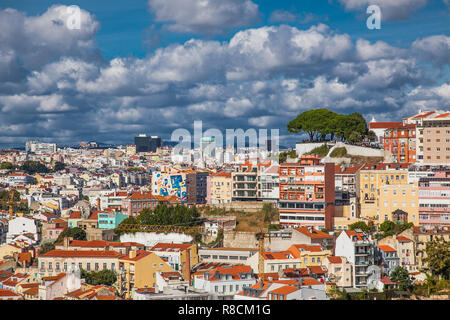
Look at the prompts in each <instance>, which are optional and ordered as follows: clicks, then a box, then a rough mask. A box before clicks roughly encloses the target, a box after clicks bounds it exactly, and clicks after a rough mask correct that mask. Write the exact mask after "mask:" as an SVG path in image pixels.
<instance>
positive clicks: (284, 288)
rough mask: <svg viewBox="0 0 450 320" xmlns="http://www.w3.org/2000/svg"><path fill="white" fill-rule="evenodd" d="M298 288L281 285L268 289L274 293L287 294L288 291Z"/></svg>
mask: <svg viewBox="0 0 450 320" xmlns="http://www.w3.org/2000/svg"><path fill="white" fill-rule="evenodd" d="M298 289H299V288H297V287H295V286H282V287H279V288H277V289H275V290H272V291H269V292H270V293H276V294H284V295H287V294H289V293H292V292H295V291H297V290H298Z"/></svg>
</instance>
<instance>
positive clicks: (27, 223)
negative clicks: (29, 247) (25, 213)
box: [6, 217, 38, 243]
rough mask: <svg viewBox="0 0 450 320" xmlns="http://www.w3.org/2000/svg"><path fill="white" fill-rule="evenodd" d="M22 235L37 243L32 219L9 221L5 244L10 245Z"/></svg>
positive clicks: (21, 218)
mask: <svg viewBox="0 0 450 320" xmlns="http://www.w3.org/2000/svg"><path fill="white" fill-rule="evenodd" d="M22 235H23V236H25V235H29V236H31V237H32V239H34V241H38V234H37V228H36V224H35V222H34V220H33V219H28V218H24V217H17V218H15V219H12V220H10V221H9V223H8V233H7V235H6V243H12V242H14V239H17V237H18V236H22Z"/></svg>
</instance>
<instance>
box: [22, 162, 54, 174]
mask: <svg viewBox="0 0 450 320" xmlns="http://www.w3.org/2000/svg"><path fill="white" fill-rule="evenodd" d="M20 169H21V170H23V171H25V172H26V173H28V174H35V173H49V172H50V169H49V168H47V167H46V166H45V165H44V164H42V163H40V162H39V161H32V160H27V161H25V162H24V163H23V165H22V166H21V167H20Z"/></svg>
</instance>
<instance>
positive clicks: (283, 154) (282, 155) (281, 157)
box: [278, 151, 288, 163]
mask: <svg viewBox="0 0 450 320" xmlns="http://www.w3.org/2000/svg"><path fill="white" fill-rule="evenodd" d="M287 156H288V154H287V152H284V151H283V152H280V154H279V155H278V162H279V163H284V162H286V159H287Z"/></svg>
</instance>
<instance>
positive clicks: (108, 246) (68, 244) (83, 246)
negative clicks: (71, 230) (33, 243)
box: [55, 237, 145, 254]
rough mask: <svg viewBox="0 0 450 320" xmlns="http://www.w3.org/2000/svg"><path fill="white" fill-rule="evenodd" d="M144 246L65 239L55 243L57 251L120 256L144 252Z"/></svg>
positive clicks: (129, 243) (132, 243) (139, 244)
mask: <svg viewBox="0 0 450 320" xmlns="http://www.w3.org/2000/svg"><path fill="white" fill-rule="evenodd" d="M144 248H145V245H143V244H141V243H136V242H110V241H105V240H91V241H85V240H73V238H70V237H65V238H64V240H63V241H62V242H59V243H55V249H57V250H77V251H80V250H97V251H104V250H106V251H110V250H113V251H116V252H118V253H120V254H128V253H129V252H130V251H132V250H134V251H137V250H144Z"/></svg>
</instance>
